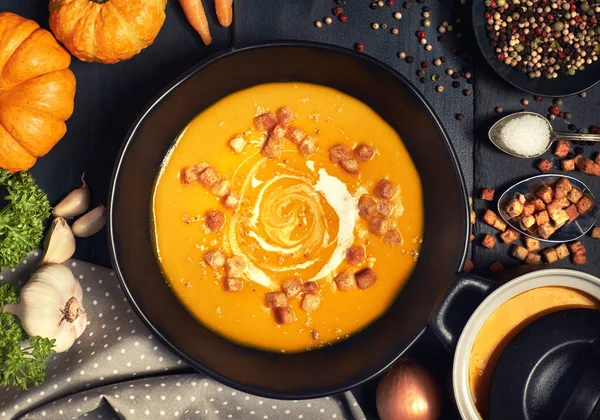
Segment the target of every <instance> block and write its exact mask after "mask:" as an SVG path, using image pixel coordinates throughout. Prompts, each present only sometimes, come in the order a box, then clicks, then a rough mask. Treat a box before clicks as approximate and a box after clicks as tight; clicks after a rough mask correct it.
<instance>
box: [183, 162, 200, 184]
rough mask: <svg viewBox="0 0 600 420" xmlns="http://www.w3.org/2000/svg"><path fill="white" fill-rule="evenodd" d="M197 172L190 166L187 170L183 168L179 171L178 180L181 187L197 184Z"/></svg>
mask: <svg viewBox="0 0 600 420" xmlns="http://www.w3.org/2000/svg"><path fill="white" fill-rule="evenodd" d="M198 175H199V173H198V171H196V168H195V167H193V166H190V167H189V168H183V169H182V170H181V174H180V175H179V180H180V181H181V183H182V184H183V185H190V184H194V183H195V182H198Z"/></svg>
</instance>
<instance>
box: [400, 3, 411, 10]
mask: <svg viewBox="0 0 600 420" xmlns="http://www.w3.org/2000/svg"><path fill="white" fill-rule="evenodd" d="M402 7H404V8H405V9H410V8H411V7H412V3H408V2H405V3H404V4H403V5H402Z"/></svg>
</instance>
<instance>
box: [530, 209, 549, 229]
mask: <svg viewBox="0 0 600 420" xmlns="http://www.w3.org/2000/svg"><path fill="white" fill-rule="evenodd" d="M533 217H535V223H537V225H538V226H542V225H545V224H546V223H548V222H550V215H549V214H548V212H547V211H546V210H544V211H541V212H539V213H536V214H534V215H533Z"/></svg>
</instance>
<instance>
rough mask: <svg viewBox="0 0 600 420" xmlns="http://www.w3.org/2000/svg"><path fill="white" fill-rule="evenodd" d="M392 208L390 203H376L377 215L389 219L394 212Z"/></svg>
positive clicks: (392, 204)
mask: <svg viewBox="0 0 600 420" xmlns="http://www.w3.org/2000/svg"><path fill="white" fill-rule="evenodd" d="M394 207H395V206H394V203H392V202H391V201H387V200H380V201H379V203H377V213H379V214H381V215H382V216H385V217H389V216H391V215H392V213H393V212H394Z"/></svg>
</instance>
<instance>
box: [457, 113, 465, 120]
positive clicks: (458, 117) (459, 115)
mask: <svg viewBox="0 0 600 420" xmlns="http://www.w3.org/2000/svg"><path fill="white" fill-rule="evenodd" d="M463 118H465V116H464V115H463V114H456V119H457V120H458V121H462V119H463Z"/></svg>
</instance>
